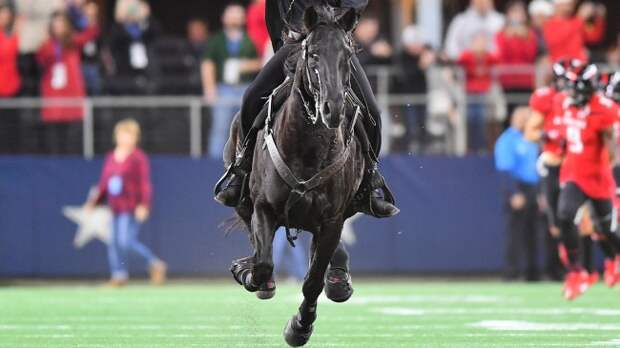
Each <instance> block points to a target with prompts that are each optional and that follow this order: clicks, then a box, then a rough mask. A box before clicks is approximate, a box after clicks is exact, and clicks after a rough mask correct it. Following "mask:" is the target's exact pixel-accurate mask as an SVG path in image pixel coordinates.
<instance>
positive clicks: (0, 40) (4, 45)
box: [0, 30, 22, 97]
mask: <svg viewBox="0 0 620 348" xmlns="http://www.w3.org/2000/svg"><path fill="white" fill-rule="evenodd" d="M18 55H19V39H18V38H17V35H16V34H12V35H8V34H7V33H5V32H4V31H2V30H0V76H2V78H1V79H0V97H14V96H15V95H16V94H17V92H19V89H20V87H21V82H22V81H21V77H20V75H19V69H18V68H17V56H18Z"/></svg>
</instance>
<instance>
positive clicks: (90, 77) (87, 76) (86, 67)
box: [82, 64, 103, 96]
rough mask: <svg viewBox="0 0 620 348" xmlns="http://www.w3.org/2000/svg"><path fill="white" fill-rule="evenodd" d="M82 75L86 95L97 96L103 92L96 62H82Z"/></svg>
mask: <svg viewBox="0 0 620 348" xmlns="http://www.w3.org/2000/svg"><path fill="white" fill-rule="evenodd" d="M82 75H83V76H84V82H86V89H87V91H88V95H91V96H97V95H101V93H102V92H103V82H102V81H101V73H100V72H99V66H98V65H97V64H82Z"/></svg>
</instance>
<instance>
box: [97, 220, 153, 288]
mask: <svg viewBox="0 0 620 348" xmlns="http://www.w3.org/2000/svg"><path fill="white" fill-rule="evenodd" d="M139 232H140V224H139V223H138V221H137V220H136V218H135V217H134V216H133V214H128V213H123V214H115V215H114V217H113V219H112V235H111V236H110V244H108V261H109V263H110V272H111V273H112V279H116V280H126V279H127V278H129V254H130V253H133V254H135V255H138V256H141V257H142V258H144V259H145V260H146V261H147V262H148V264H149V265H152V264H153V263H154V262H157V261H159V259H158V258H157V257H156V256H155V255H154V254H153V253H152V252H151V250H150V249H149V248H147V247H146V246H145V245H144V244H142V243H140V241H139V240H138V233H139Z"/></svg>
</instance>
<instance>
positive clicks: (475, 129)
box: [467, 94, 486, 152]
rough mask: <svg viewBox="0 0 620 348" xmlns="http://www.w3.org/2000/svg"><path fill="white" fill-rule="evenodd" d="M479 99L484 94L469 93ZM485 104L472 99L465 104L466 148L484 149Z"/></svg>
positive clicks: (474, 150) (473, 149)
mask: <svg viewBox="0 0 620 348" xmlns="http://www.w3.org/2000/svg"><path fill="white" fill-rule="evenodd" d="M470 96H471V97H472V98H476V99H480V98H482V97H484V94H474V95H470ZM485 111H486V106H485V104H484V102H482V101H478V100H476V101H472V102H469V103H468V104H467V139H468V141H467V142H468V150H469V151H471V152H481V151H484V150H486V140H485V139H486V137H485V132H484V126H485V122H484V121H485Z"/></svg>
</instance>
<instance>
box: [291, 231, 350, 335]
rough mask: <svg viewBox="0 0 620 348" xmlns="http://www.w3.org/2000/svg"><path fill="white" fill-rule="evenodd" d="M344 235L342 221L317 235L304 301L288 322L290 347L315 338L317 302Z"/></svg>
mask: <svg viewBox="0 0 620 348" xmlns="http://www.w3.org/2000/svg"><path fill="white" fill-rule="evenodd" d="M341 233H342V222H339V223H332V224H330V225H327V226H324V227H323V228H322V229H321V231H320V232H319V233H317V234H315V236H314V240H313V248H314V253H313V256H312V261H311V264H310V269H309V271H308V275H307V276H306V280H305V282H304V285H303V294H304V300H303V302H302V303H301V306H300V307H299V311H298V312H297V314H296V315H294V316H293V317H292V318H291V319H290V320H289V321H288V323H287V324H286V327H285V328H284V339H285V341H286V343H288V344H289V345H290V346H293V347H300V346H303V345H305V344H306V343H308V341H309V340H310V336H312V331H313V324H314V322H315V321H316V318H317V314H316V309H317V300H318V298H319V295H320V294H321V292H322V291H323V286H324V285H325V272H326V270H327V266H328V265H329V262H330V260H331V258H332V255H333V254H334V251H335V250H336V247H337V246H338V242H339V241H340V234H341Z"/></svg>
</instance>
